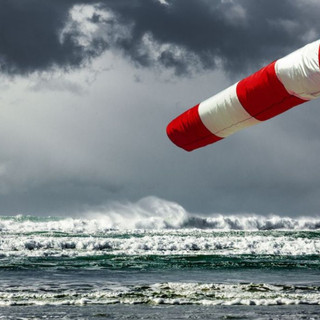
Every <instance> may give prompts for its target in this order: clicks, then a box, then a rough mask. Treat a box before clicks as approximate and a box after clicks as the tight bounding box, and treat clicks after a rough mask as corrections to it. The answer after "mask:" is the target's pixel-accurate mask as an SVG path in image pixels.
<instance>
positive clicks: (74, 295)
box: [0, 282, 320, 306]
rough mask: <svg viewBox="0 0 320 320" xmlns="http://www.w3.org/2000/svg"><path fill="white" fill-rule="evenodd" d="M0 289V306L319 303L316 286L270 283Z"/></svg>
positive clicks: (110, 285) (169, 283)
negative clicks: (75, 288) (76, 288)
mask: <svg viewBox="0 0 320 320" xmlns="http://www.w3.org/2000/svg"><path fill="white" fill-rule="evenodd" d="M40 289H41V290H39V289H38V288H29V287H16V288H5V287H4V288H2V289H1V290H0V306H9V305H85V304H89V305H90V304H95V305H98V304H105V305H107V304H116V303H121V304H152V305H159V304H168V305H173V304H180V305H183V304H196V305H264V306H269V305H292V304H294V305H298V304H310V305H311V304H315V305H319V304H320V292H319V288H318V287H312V286H310V287H306V286H305V287H295V286H284V285H272V284H219V283H181V282H168V283H155V284H150V285H127V286H121V287H120V286H117V285H112V284H109V285H108V286H107V287H104V288H99V287H98V288H94V287H90V288H87V289H84V288H83V289H82V290H80V291H75V290H74V289H73V288H68V287H56V288H50V287H49V288H45V287H41V288H40Z"/></svg>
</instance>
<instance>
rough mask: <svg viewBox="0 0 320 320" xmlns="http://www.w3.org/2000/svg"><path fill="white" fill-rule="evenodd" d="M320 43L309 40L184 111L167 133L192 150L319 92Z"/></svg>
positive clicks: (173, 140)
mask: <svg viewBox="0 0 320 320" xmlns="http://www.w3.org/2000/svg"><path fill="white" fill-rule="evenodd" d="M319 45H320V40H317V41H315V42H312V43H310V44H307V45H306V46H304V47H303V48H300V49H299V50H297V51H294V52H292V53H291V54H289V55H287V56H285V57H284V58H281V59H279V60H277V61H274V62H272V63H270V64H268V65H267V66H265V67H264V68H262V69H260V70H259V71H257V72H255V73H254V74H252V75H251V76H248V77H247V78H244V79H242V80H241V81H239V82H237V83H236V84H234V85H232V86H231V87H229V88H227V89H225V90H223V91H222V92H220V93H218V94H216V95H214V96H212V97H211V98H209V99H207V100H205V101H203V102H201V103H199V104H197V105H196V106H194V107H193V108H191V109H189V110H187V111H186V112H184V113H182V114H181V115H180V116H178V117H177V118H176V119H174V120H173V121H171V122H170V123H169V125H168V126H167V134H168V136H169V138H170V139H171V141H172V142H173V143H175V144H176V145H177V146H178V147H180V148H183V149H185V150H186V151H192V150H194V149H197V148H201V147H204V146H206V145H208V144H211V143H214V142H217V141H219V140H221V139H223V138H225V137H227V136H229V135H231V134H233V133H235V132H237V131H239V130H241V129H243V128H245V127H249V126H252V125H254V124H257V123H259V122H261V121H265V120H268V119H270V118H272V117H275V116H277V115H278V114H280V113H282V112H284V111H287V110H289V109H291V108H292V107H294V106H296V105H299V104H301V103H304V102H307V101H309V100H313V99H315V98H317V97H318V96H319V95H320V68H319V58H320V56H319Z"/></svg>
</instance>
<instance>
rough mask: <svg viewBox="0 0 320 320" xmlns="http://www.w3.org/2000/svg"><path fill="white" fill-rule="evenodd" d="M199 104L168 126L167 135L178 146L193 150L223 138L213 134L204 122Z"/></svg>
mask: <svg viewBox="0 0 320 320" xmlns="http://www.w3.org/2000/svg"><path fill="white" fill-rule="evenodd" d="M198 107H199V104H198V105H196V106H194V107H193V108H191V109H189V110H187V111H186V112H184V113H183V114H181V115H180V116H179V117H177V118H175V119H174V120H172V121H171V122H170V123H169V124H168V126H167V135H168V137H169V138H170V140H171V141H172V142H173V143H174V144H176V145H177V146H178V147H180V148H182V149H184V150H186V151H192V150H194V149H197V148H201V147H204V146H206V145H207V144H210V143H214V142H216V141H219V140H221V139H222V138H220V137H217V136H215V135H214V134H212V133H211V132H210V131H209V130H208V129H207V128H206V127H205V126H204V124H203V123H202V121H201V119H200V117H199V112H198Z"/></svg>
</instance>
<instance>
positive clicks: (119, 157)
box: [0, 0, 320, 216]
mask: <svg viewBox="0 0 320 320" xmlns="http://www.w3.org/2000/svg"><path fill="white" fill-rule="evenodd" d="M319 10H320V3H319V1H315V0H314V1H312V0H281V1H279V0H239V1H233V0H167V1H165V0H105V1H89V0H87V1H80V0H79V1H77V0H68V1H66V0H28V1H21V0H0V70H1V76H0V92H1V94H0V105H1V108H0V213H1V214H2V215H9V214H17V213H24V214H37V215H47V214H51V215H53V214H61V215H63V214H65V215H74V214H79V213H81V212H85V211H89V210H95V209H96V208H100V207H103V206H105V205H107V204H108V203H110V202H113V201H121V202H126V201H133V202H135V201H138V200H139V199H141V198H144V197H146V196H150V195H153V196H156V197H159V198H163V199H166V200H170V201H174V202H177V203H179V204H180V205H182V206H183V207H184V208H186V209H187V210H188V211H191V212H194V213H203V214H205V213H257V214H269V213H274V214H279V215H289V216H296V215H315V214H319V210H320V170H319V164H320V126H319V119H320V100H315V101H313V102H310V103H307V104H304V105H302V106H298V107H296V108H294V109H292V110H290V111H288V112H286V113H284V114H282V115H281V116H278V117H276V118H274V119H271V120H269V121H267V122H265V123H262V124H259V125H257V126H255V127H251V128H247V129H245V130H243V131H241V132H238V133H237V134H235V135H233V136H230V137H228V138H227V139H224V140H223V141H220V142H218V143H216V144H213V145H210V146H207V147H206V148H202V149H199V150H196V151H194V152H191V153H187V152H185V151H183V150H182V149H179V148H177V147H176V146H175V145H173V144H172V143H171V142H170V141H169V139H168V138H167V136H166V126H167V124H168V122H170V121H171V120H172V119H173V118H175V117H176V116H177V115H179V114H180V113H181V112H183V111H185V110H186V109H188V108H190V107H192V106H193V105H195V104H197V103H199V102H200V101H203V100H205V99H206V98H208V97H210V96H211V95H213V94H215V93H217V92H219V91H220V90H222V89H224V88H225V87H227V86H229V85H231V84H233V83H234V82H235V81H238V80H240V79H241V78H243V77H245V76H247V75H249V74H250V73H252V72H254V71H255V70H258V69H259V68H260V67H262V66H263V65H264V64H267V63H269V62H271V61H273V60H275V59H277V58H280V57H282V56H284V55H286V54H288V53H290V52H291V51H293V50H295V49H297V48H299V47H301V46H302V45H304V44H306V43H308V42H311V41H313V40H316V39H318V38H319V37H320V36H319V34H320V20H319V16H318V13H319V12H320V11H319Z"/></svg>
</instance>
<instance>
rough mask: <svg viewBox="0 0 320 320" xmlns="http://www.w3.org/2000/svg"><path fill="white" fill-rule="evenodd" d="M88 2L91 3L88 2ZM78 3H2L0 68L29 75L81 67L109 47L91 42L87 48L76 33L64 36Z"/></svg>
mask: <svg viewBox="0 0 320 320" xmlns="http://www.w3.org/2000/svg"><path fill="white" fill-rule="evenodd" d="M86 2H87V3H88V2H89V3H90V1H86ZM77 3H79V1H74V0H68V1H63V0H55V1H50V0H43V1H42V0H30V1H19V0H1V1H0V69H1V71H2V72H5V73H9V74H26V73H29V72H33V71H42V70H47V69H50V68H52V67H55V66H58V67H63V68H64V67H78V66H79V65H80V64H82V63H83V62H84V61H86V60H87V59H89V58H90V57H95V56H97V55H99V54H100V53H101V52H102V51H103V50H104V49H105V46H106V44H105V43H101V42H99V43H98V42H97V41H95V42H91V43H90V45H89V46H88V47H87V48H85V47H84V46H81V45H79V43H77V41H75V37H76V34H74V33H73V34H72V33H69V34H65V36H64V38H63V39H61V37H60V33H61V30H62V29H63V27H64V26H65V24H66V22H67V20H68V17H69V10H70V9H71V8H72V6H73V5H75V4H77Z"/></svg>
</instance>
